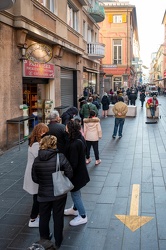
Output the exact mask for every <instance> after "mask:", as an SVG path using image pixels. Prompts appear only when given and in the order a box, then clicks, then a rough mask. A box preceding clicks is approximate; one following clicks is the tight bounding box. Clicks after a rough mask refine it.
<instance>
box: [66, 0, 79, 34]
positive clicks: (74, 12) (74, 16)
mask: <svg viewBox="0 0 166 250" xmlns="http://www.w3.org/2000/svg"><path fill="white" fill-rule="evenodd" d="M78 21H79V20H78V9H77V8H76V7H75V6H74V5H73V4H71V3H70V2H68V5H67V24H68V25H69V26H70V27H72V28H73V29H74V30H76V31H78V27H79V23H78Z"/></svg>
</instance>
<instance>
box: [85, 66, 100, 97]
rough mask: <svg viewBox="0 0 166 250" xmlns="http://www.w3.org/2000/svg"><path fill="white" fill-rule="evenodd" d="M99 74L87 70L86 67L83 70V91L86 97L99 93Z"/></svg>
mask: <svg viewBox="0 0 166 250" xmlns="http://www.w3.org/2000/svg"><path fill="white" fill-rule="evenodd" d="M98 73H99V72H97V71H94V70H91V69H87V68H85V67H84V70H83V89H84V95H85V94H86V95H89V93H91V94H95V93H97V74H98Z"/></svg>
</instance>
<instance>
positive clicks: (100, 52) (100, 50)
mask: <svg viewBox="0 0 166 250" xmlns="http://www.w3.org/2000/svg"><path fill="white" fill-rule="evenodd" d="M87 49H88V56H89V57H90V58H91V59H94V60H95V59H101V58H103V57H104V56H105V45H104V44H103V43H88V45H87Z"/></svg>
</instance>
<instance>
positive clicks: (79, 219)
mask: <svg viewBox="0 0 166 250" xmlns="http://www.w3.org/2000/svg"><path fill="white" fill-rule="evenodd" d="M87 221H88V218H87V216H86V217H85V218H82V217H81V216H80V215H78V216H77V217H75V218H74V219H73V220H71V221H70V222H69V224H70V226H78V225H81V224H85V223H87Z"/></svg>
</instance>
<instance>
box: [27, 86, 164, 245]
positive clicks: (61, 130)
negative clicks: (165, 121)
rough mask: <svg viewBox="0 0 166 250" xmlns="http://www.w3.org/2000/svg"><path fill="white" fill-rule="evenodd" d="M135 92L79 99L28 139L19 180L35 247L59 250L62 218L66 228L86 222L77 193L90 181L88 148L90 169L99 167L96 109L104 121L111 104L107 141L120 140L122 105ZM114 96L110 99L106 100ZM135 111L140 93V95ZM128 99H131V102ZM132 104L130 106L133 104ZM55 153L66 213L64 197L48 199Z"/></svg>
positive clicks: (142, 96) (142, 97)
mask: <svg viewBox="0 0 166 250" xmlns="http://www.w3.org/2000/svg"><path fill="white" fill-rule="evenodd" d="M135 93H136V92H135V90H134V89H131V90H126V91H122V90H121V89H120V90H119V92H117V93H115V92H113V91H112V90H110V94H107V93H104V95H103V97H102V98H101V101H100V99H99V96H98V95H96V96H95V97H94V96H91V95H90V96H88V97H85V96H81V97H80V98H79V102H80V108H79V109H77V108H76V107H70V108H69V109H67V110H66V111H65V112H64V113H63V115H62V116H61V117H60V115H59V112H58V111H57V110H53V111H52V112H51V113H50V117H49V118H50V122H49V124H48V125H46V124H44V123H39V124H37V125H36V126H35V127H34V129H33V131H32V133H31V135H30V136H29V147H28V159H27V166H26V170H25V175H24V184H23V189H24V190H25V191H27V192H28V193H30V194H31V195H32V196H33V202H32V209H31V212H30V219H29V223H28V226H29V227H39V234H40V240H39V241H38V242H37V243H39V244H41V245H43V246H44V247H45V249H47V246H49V247H50V246H51V247H52V248H49V249H58V248H60V246H61V244H62V241H63V228H64V216H73V218H72V219H71V220H70V222H69V224H70V226H78V225H82V224H86V223H87V222H88V216H87V212H86V207H85V205H84V202H83V199H82V196H81V189H82V188H83V187H84V186H86V184H87V183H88V182H89V181H90V178H89V174H88V170H87V165H88V164H89V163H90V162H91V161H92V159H91V157H90V153H91V147H92V148H93V151H94V156H95V166H98V165H99V164H100V163H101V159H100V152H99V141H100V139H101V138H102V129H101V124H100V118H99V117H98V115H99V109H100V108H101V105H99V106H98V104H100V103H101V104H102V110H101V112H102V116H103V117H105V118H106V117H107V115H108V113H107V112H108V109H109V104H110V103H111V101H112V102H114V106H113V109H112V110H113V113H114V115H115V122H114V128H113V133H112V138H113V139H115V138H116V136H117V135H118V137H119V138H122V136H123V126H124V123H125V118H126V114H127V112H128V105H129V102H130V101H131V99H132V98H131V96H132V94H135ZM110 95H111V96H112V97H115V96H116V99H114V101H113V98H112V99H111V98H110ZM139 98H140V101H141V107H143V105H144V102H145V98H146V94H145V92H144V91H141V92H140V96H139ZM133 100H136V99H135V98H134V99H133ZM147 103H148V105H149V107H150V111H151V115H152V117H155V111H156V107H157V106H158V104H159V103H158V100H157V98H156V97H155V96H153V97H152V98H149V99H148V101H147ZM133 105H135V102H134V104H133ZM57 154H59V159H60V170H61V171H63V172H64V175H65V176H67V177H68V178H69V179H70V180H71V182H72V184H73V185H74V188H73V189H72V190H71V191H70V194H71V198H72V202H73V204H72V205H71V207H70V208H66V207H65V206H66V200H67V194H63V195H60V196H58V197H55V196H54V192H53V180H52V174H53V173H54V172H55V171H56V164H57ZM51 215H52V216H53V225H54V226H53V228H54V232H53V234H54V239H55V244H54V245H51V244H52V242H51V238H52V232H51V231H50V228H49V222H50V218H51Z"/></svg>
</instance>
